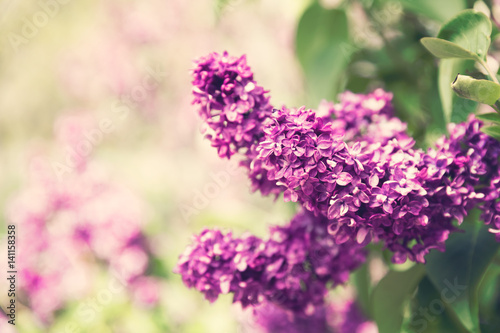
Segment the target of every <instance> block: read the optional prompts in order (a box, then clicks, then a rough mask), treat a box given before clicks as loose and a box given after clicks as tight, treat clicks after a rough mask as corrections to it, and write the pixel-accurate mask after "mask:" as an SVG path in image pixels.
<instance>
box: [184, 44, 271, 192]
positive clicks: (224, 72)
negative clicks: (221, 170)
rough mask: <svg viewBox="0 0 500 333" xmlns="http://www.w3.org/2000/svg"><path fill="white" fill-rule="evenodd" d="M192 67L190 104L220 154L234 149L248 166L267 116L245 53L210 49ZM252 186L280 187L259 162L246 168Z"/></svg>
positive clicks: (268, 107) (268, 109) (226, 155)
mask: <svg viewBox="0 0 500 333" xmlns="http://www.w3.org/2000/svg"><path fill="white" fill-rule="evenodd" d="M195 65H196V66H195V69H194V70H193V82H192V83H193V95H194V100H193V104H195V105H197V106H198V112H199V115H200V117H201V118H202V119H203V122H204V124H203V125H204V130H208V133H207V135H206V137H207V138H208V139H209V140H210V141H211V144H212V146H213V147H216V148H217V151H218V154H219V156H220V157H221V158H231V156H233V155H234V154H235V153H240V154H242V155H243V156H244V158H243V160H242V162H241V163H242V165H243V166H244V167H246V168H247V169H249V168H250V164H251V163H252V160H253V159H254V157H255V156H256V151H255V149H256V147H257V144H258V142H259V141H260V140H261V138H262V136H263V133H262V128H261V127H262V122H263V121H264V120H265V119H266V118H268V117H269V115H270V113H271V111H272V106H271V104H270V103H269V97H268V96H266V93H267V91H265V90H264V89H263V88H262V87H261V86H259V85H257V84H256V82H255V80H254V79H253V72H252V70H251V69H250V67H249V66H248V65H247V63H246V57H245V56H241V57H239V58H237V57H232V56H229V55H228V54H227V52H224V53H223V54H222V55H220V54H218V53H215V52H214V53H211V54H209V55H208V56H206V57H202V58H200V59H199V60H197V61H196V62H195ZM249 177H250V179H251V181H252V190H254V191H255V190H260V191H261V192H262V194H264V195H268V194H270V193H274V194H278V193H279V192H280V189H279V188H278V187H277V186H276V184H274V183H272V182H269V181H268V180H267V178H266V177H265V176H264V170H262V168H261V167H260V165H259V163H256V164H254V165H253V167H252V170H250V171H249Z"/></svg>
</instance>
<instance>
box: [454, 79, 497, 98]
mask: <svg viewBox="0 0 500 333" xmlns="http://www.w3.org/2000/svg"><path fill="white" fill-rule="evenodd" d="M451 89H453V91H454V92H455V93H456V94H457V95H458V96H460V97H462V98H467V99H470V100H473V101H476V102H479V103H483V104H488V105H493V104H495V102H496V101H497V100H498V99H499V98H500V84H498V83H495V82H491V81H489V80H477V79H474V78H472V77H470V76H467V75H460V74H458V75H457V77H456V78H455V81H453V83H452V84H451Z"/></svg>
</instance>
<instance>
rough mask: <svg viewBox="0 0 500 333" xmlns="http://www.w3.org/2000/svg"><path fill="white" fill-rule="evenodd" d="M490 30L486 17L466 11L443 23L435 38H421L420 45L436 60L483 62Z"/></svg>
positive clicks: (486, 52) (489, 41)
mask: <svg viewBox="0 0 500 333" xmlns="http://www.w3.org/2000/svg"><path fill="white" fill-rule="evenodd" d="M491 29H492V28H491V22H490V19H489V18H488V17H486V15H484V14H483V13H480V12H476V11H474V10H471V9H468V10H464V11H462V12H460V14H458V15H457V16H455V17H454V18H453V19H451V20H450V21H448V22H447V23H445V24H444V25H443V26H442V27H441V30H439V34H438V36H437V38H431V37H427V38H422V44H424V46H425V47H426V48H427V49H428V50H429V51H430V52H431V53H433V54H434V55H435V56H436V57H438V58H465V59H474V60H478V61H480V60H485V59H486V55H487V54H488V49H489V47H490V43H491V39H490V35H491Z"/></svg>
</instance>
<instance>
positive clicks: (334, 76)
mask: <svg viewBox="0 0 500 333" xmlns="http://www.w3.org/2000/svg"><path fill="white" fill-rule="evenodd" d="M295 51H296V53H297V57H298V59H299V62H300V64H301V66H302V69H303V70H304V74H305V77H306V84H307V88H308V96H309V98H310V100H309V103H311V104H317V103H318V102H319V101H320V100H321V99H323V98H326V99H334V98H335V97H336V96H337V94H338V92H339V91H340V85H341V79H342V74H343V72H344V69H345V68H346V66H347V64H348V63H349V60H350V58H351V54H352V53H353V52H354V51H356V48H354V47H353V46H352V45H351V44H350V43H349V33H348V24H347V16H346V13H345V11H344V10H341V9H325V8H323V7H322V6H321V5H320V4H319V3H317V2H314V3H313V4H311V6H310V7H308V8H307V9H306V11H305V12H304V14H303V15H302V17H301V18H300V21H299V24H298V28H297V34H296V39H295Z"/></svg>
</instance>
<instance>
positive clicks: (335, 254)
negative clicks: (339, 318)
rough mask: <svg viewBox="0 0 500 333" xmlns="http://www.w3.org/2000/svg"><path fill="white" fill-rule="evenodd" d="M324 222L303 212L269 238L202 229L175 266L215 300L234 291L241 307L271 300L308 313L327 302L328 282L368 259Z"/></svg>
mask: <svg viewBox="0 0 500 333" xmlns="http://www.w3.org/2000/svg"><path fill="white" fill-rule="evenodd" d="M326 226H327V224H326V220H325V219H324V218H322V217H320V218H318V217H314V216H313V215H312V214H311V213H308V212H303V213H299V214H298V215H297V216H295V218H294V219H293V220H292V221H291V222H290V223H289V224H288V225H286V226H275V227H272V228H271V230H270V237H269V239H268V240H262V239H260V238H257V237H255V236H250V235H247V236H244V237H241V238H235V237H233V236H232V234H231V233H223V232H221V231H219V230H204V231H203V232H202V233H201V234H200V235H197V236H195V237H194V243H193V244H192V245H190V246H189V247H188V248H187V249H186V251H185V252H184V253H183V254H182V255H181V257H180V259H179V261H178V264H177V267H176V269H175V271H176V272H177V273H179V274H181V275H182V279H183V281H184V283H185V284H186V285H187V286H188V287H194V288H196V289H197V290H199V291H200V292H202V293H203V294H204V295H205V297H206V298H207V299H208V300H209V301H212V302H213V301H215V300H216V299H217V297H218V296H219V294H227V293H234V302H239V303H241V305H242V306H243V308H245V307H247V306H248V305H253V306H255V305H257V304H260V303H262V302H263V301H268V302H271V303H273V304H275V305H279V306H280V307H282V308H284V309H287V310H291V311H293V312H295V313H304V314H308V315H310V314H312V313H313V312H314V310H315V309H316V307H317V306H321V305H322V304H323V302H324V296H325V294H326V292H327V285H330V284H332V285H338V284H341V283H344V282H346V281H347V279H348V276H349V273H350V272H351V271H352V270H353V269H355V268H356V267H358V266H359V265H360V264H361V263H362V262H363V261H364V260H365V252H364V250H363V249H362V248H361V247H360V246H359V245H357V244H356V243H353V242H346V243H345V244H342V245H337V244H335V242H334V241H333V239H332V238H331V237H330V236H329V235H328V233H327V230H326Z"/></svg>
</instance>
